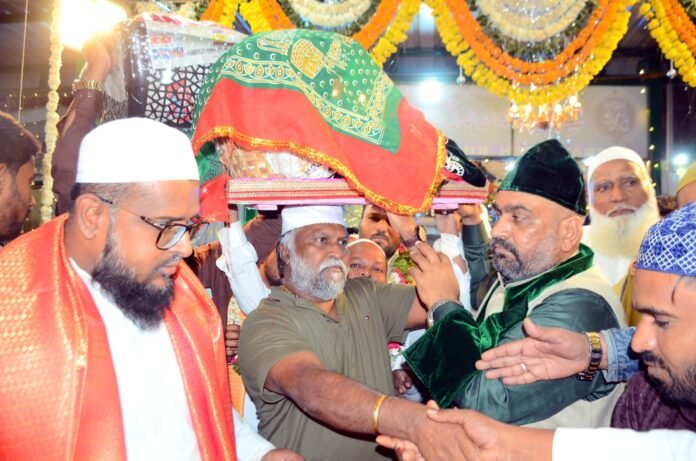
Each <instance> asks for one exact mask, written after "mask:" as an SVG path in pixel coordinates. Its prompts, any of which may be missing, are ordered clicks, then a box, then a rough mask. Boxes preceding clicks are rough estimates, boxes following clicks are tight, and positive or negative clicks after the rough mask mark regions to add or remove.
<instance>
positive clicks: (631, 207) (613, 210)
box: [607, 205, 637, 214]
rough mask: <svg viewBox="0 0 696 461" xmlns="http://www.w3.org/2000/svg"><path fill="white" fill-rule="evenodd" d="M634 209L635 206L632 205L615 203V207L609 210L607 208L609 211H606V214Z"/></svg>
mask: <svg viewBox="0 0 696 461" xmlns="http://www.w3.org/2000/svg"><path fill="white" fill-rule="evenodd" d="M636 209H637V208H636V207H634V206H628V205H617V206H616V207H614V208H612V209H611V210H609V213H607V214H611V213H614V212H615V211H627V210H628V211H636Z"/></svg>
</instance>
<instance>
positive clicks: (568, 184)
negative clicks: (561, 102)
mask: <svg viewBox="0 0 696 461" xmlns="http://www.w3.org/2000/svg"><path fill="white" fill-rule="evenodd" d="M498 190H499V191H503V190H507V191H512V192H527V193H528V194H534V195H539V196H541V197H544V198H546V199H548V200H551V201H553V202H556V203H558V204H559V205H561V206H563V207H565V208H568V209H569V210H572V211H574V212H576V213H578V214H580V215H582V216H585V215H586V214H587V198H586V193H585V180H584V179H583V177H582V173H581V172H580V167H578V164H577V162H576V161H575V160H573V157H572V156H571V155H570V153H569V152H568V151H567V150H566V148H565V147H563V145H562V144H561V143H560V142H558V141H556V140H555V139H551V140H548V141H544V142H541V143H539V144H537V145H536V146H534V147H532V148H531V149H529V150H528V151H527V153H525V154H524V155H523V156H522V157H520V159H519V160H518V161H517V163H516V164H515V167H514V168H513V169H512V171H510V173H508V175H507V176H505V179H504V180H503V183H502V184H501V185H500V188H499V189H498Z"/></svg>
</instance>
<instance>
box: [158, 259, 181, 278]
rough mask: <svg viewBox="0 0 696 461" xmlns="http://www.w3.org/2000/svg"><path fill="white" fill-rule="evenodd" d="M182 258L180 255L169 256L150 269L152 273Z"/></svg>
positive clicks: (177, 262)
mask: <svg viewBox="0 0 696 461" xmlns="http://www.w3.org/2000/svg"><path fill="white" fill-rule="evenodd" d="M182 259H184V258H182V257H181V256H172V257H171V258H169V259H167V260H165V261H163V262H161V263H159V264H158V265H157V266H155V268H154V269H153V270H152V273H153V274H154V273H155V272H157V271H158V270H160V269H162V268H163V267H164V266H171V265H172V264H173V263H176V264H179V262H180V261H181V260H182Z"/></svg>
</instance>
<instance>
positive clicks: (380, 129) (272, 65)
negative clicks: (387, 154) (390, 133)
mask: <svg viewBox="0 0 696 461" xmlns="http://www.w3.org/2000/svg"><path fill="white" fill-rule="evenodd" d="M305 42H306V43H305ZM336 43H338V42H333V43H332V45H331V46H332V47H333V45H334V44H336ZM310 47H311V48H310ZM296 49H297V50H299V51H297V53H296V52H295V50H296ZM330 53H331V51H330ZM333 54H334V55H335V54H336V51H333ZM334 57H335V56H334ZM334 57H332V58H331V60H330V62H331V63H333V64H332V66H333V65H339V64H337V62H339V63H340V64H341V65H344V64H343V63H342V62H340V61H336V60H335V59H334ZM325 58H326V59H325ZM290 60H291V61H292V66H295V67H297V69H298V70H299V71H300V72H301V73H302V74H304V75H306V76H308V77H312V78H313V77H314V76H316V75H317V73H318V72H319V71H320V70H321V69H322V68H323V67H324V66H326V64H327V62H329V58H327V57H324V56H323V55H321V52H320V51H319V50H318V49H317V48H315V47H314V45H313V44H312V43H311V42H309V41H307V40H299V41H298V42H297V44H296V45H295V46H294V47H293V50H292V55H291V59H290ZM292 66H291V65H290V63H288V62H278V61H261V60H253V59H250V58H246V57H242V56H236V55H232V56H230V57H229V58H228V59H227V60H226V61H225V64H224V65H223V66H222V69H221V71H220V74H221V75H222V76H227V77H230V78H232V79H236V80H239V81H242V82H247V83H250V84H253V85H259V84H261V85H273V86H287V87H291V88H296V89H297V90H299V91H301V92H302V93H303V94H304V95H305V97H306V98H307V100H308V101H309V102H310V104H312V105H313V106H314V107H315V108H316V109H317V110H318V111H319V113H320V114H322V116H323V117H324V119H325V120H326V121H327V122H328V123H330V124H332V125H334V126H335V127H336V128H337V129H340V130H341V131H343V132H345V133H347V134H349V135H351V136H354V137H356V138H358V139H361V140H363V141H366V142H369V143H371V144H377V145H379V144H381V143H382V140H383V139H384V135H385V127H386V125H385V123H384V121H383V120H382V116H383V115H384V110H385V107H386V104H387V98H388V97H389V94H390V93H391V92H392V91H393V90H394V82H392V81H391V80H390V79H389V77H388V76H387V75H386V74H385V73H384V72H383V71H380V72H379V74H378V75H377V76H376V77H375V79H374V83H373V86H372V89H371V90H368V91H367V97H365V95H364V94H361V95H359V96H358V97H357V98H356V101H355V102H356V107H355V109H358V107H362V109H363V110H364V109H365V108H369V109H368V111H367V113H366V114H360V113H357V112H356V111H355V110H351V109H349V108H346V107H342V106H341V105H342V101H341V100H340V98H341V96H342V95H343V93H344V87H345V86H347V83H346V82H343V81H341V79H340V78H339V77H338V76H335V77H333V78H332V79H330V81H329V82H328V83H329V85H331V88H330V89H329V88H325V90H326V91H323V92H322V93H320V89H318V88H317V87H318V85H317V86H315V85H314V83H313V82H306V81H305V80H303V79H302V76H301V75H300V74H299V73H298V72H296V71H295V70H294V69H293V67H292ZM334 100H336V102H334Z"/></svg>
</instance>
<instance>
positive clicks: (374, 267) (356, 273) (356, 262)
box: [346, 238, 387, 283]
mask: <svg viewBox="0 0 696 461" xmlns="http://www.w3.org/2000/svg"><path fill="white" fill-rule="evenodd" d="M346 248H348V263H347V265H348V277H349V278H358V277H365V278H368V279H372V280H374V281H375V282H377V283H386V282H387V255H386V254H385V253H384V250H383V249H382V247H381V246H379V245H378V244H377V243H375V242H374V241H372V240H370V239H362V238H359V239H356V240H353V241H352V242H350V243H349V244H348V245H347V246H346Z"/></svg>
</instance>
